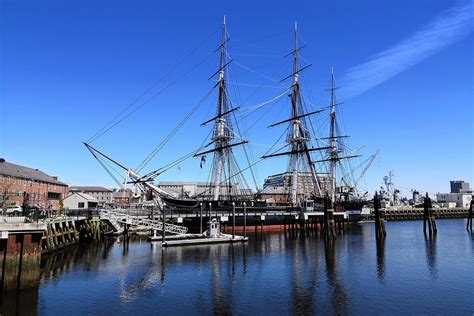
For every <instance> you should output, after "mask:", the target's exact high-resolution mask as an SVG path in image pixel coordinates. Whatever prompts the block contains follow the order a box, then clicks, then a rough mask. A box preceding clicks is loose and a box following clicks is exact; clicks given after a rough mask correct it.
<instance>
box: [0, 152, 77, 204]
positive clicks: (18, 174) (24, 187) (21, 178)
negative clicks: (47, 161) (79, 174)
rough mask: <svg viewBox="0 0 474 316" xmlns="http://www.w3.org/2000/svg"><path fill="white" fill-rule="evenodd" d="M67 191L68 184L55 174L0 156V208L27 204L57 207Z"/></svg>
mask: <svg viewBox="0 0 474 316" xmlns="http://www.w3.org/2000/svg"><path fill="white" fill-rule="evenodd" d="M68 191H69V189H68V185H67V184H65V183H63V182H61V181H59V180H58V177H56V176H50V175H48V174H46V173H44V172H43V171H41V170H39V169H34V168H29V167H25V166H22V165H17V164H14V163H11V162H8V161H5V159H3V158H0V208H1V207H2V206H3V207H6V206H7V205H20V206H22V205H23V206H24V205H28V206H30V207H32V206H35V207H40V208H53V209H58V208H59V207H60V201H61V199H64V197H65V196H67V195H68Z"/></svg>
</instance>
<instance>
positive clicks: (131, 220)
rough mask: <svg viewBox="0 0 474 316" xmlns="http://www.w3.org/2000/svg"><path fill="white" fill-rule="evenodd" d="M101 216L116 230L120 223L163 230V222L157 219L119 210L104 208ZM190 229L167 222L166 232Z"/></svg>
mask: <svg viewBox="0 0 474 316" xmlns="http://www.w3.org/2000/svg"><path fill="white" fill-rule="evenodd" d="M100 218H101V219H105V220H108V221H109V222H110V223H111V224H112V226H114V228H115V229H116V230H118V225H117V224H118V223H121V224H128V225H131V226H135V227H142V228H148V229H151V230H156V231H159V232H162V231H163V222H162V221H157V220H151V219H148V218H141V217H136V216H131V215H129V214H125V213H122V212H119V211H109V210H102V211H101V212H100ZM187 231H188V228H187V227H184V226H179V225H174V224H167V223H165V232H166V233H170V234H176V235H182V234H186V233H187Z"/></svg>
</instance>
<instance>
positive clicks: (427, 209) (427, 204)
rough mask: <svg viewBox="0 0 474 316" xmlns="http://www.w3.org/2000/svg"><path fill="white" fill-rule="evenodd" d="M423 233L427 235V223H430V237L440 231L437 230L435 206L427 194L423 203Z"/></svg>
mask: <svg viewBox="0 0 474 316" xmlns="http://www.w3.org/2000/svg"><path fill="white" fill-rule="evenodd" d="M423 208H424V210H423V211H424V212H423V233H425V234H426V222H428V231H429V234H430V235H433V234H436V233H437V232H438V229H437V228H436V221H435V218H434V215H433V209H432V208H433V205H432V203H431V199H430V197H429V196H428V192H426V196H425V201H424V203H423Z"/></svg>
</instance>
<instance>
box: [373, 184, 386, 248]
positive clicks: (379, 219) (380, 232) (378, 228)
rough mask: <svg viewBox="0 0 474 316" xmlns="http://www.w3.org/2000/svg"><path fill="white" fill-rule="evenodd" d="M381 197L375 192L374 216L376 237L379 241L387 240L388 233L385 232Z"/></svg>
mask: <svg viewBox="0 0 474 316" xmlns="http://www.w3.org/2000/svg"><path fill="white" fill-rule="evenodd" d="M380 206H381V203H380V197H379V195H378V194H377V192H375V196H374V216H375V236H376V237H377V239H380V238H385V236H387V231H386V230H385V217H384V212H383V211H382V210H381V207H380Z"/></svg>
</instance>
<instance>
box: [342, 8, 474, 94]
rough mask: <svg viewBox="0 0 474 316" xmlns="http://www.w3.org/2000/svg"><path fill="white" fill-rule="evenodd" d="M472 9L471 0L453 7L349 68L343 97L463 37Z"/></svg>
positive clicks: (372, 84)
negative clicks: (366, 59) (416, 30)
mask: <svg viewBox="0 0 474 316" xmlns="http://www.w3.org/2000/svg"><path fill="white" fill-rule="evenodd" d="M473 12H474V1H469V2H468V3H466V4H463V5H460V6H456V7H453V8H451V9H449V10H447V11H445V12H443V14H441V15H440V16H438V17H437V18H435V19H434V20H432V21H431V22H430V23H428V24H427V25H425V26H424V27H423V28H422V29H420V30H419V31H418V32H416V33H415V34H413V35H411V36H410V37H408V38H406V39H404V40H403V41H401V42H399V43H397V44H396V45H394V46H392V47H390V48H389V49H386V50H384V51H382V52H380V53H378V54H376V55H374V56H372V57H371V58H369V61H367V62H365V63H363V64H360V65H357V66H355V67H352V68H350V69H349V70H348V71H347V72H346V73H345V75H344V76H343V78H342V81H341V86H342V87H341V89H342V91H341V92H342V94H343V96H344V98H348V97H353V96H356V95H359V94H362V93H364V92H366V91H367V90H369V89H372V88H373V87H375V86H377V85H379V84H381V83H382V82H384V81H387V80H389V79H390V78H392V77H394V76H396V75H397V74H399V73H401V72H403V71H405V70H407V69H409V68H411V67H413V66H414V65H416V64H418V63H419V62H421V61H423V60H425V59H426V58H428V57H430V56H432V55H433V54H435V53H436V52H438V51H440V50H441V49H443V48H444V47H446V46H448V45H451V44H453V43H456V42H458V41H460V40H462V39H464V38H465V37H467V36H468V35H469V34H470V33H471V32H472V30H473V14H474V13H473Z"/></svg>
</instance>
